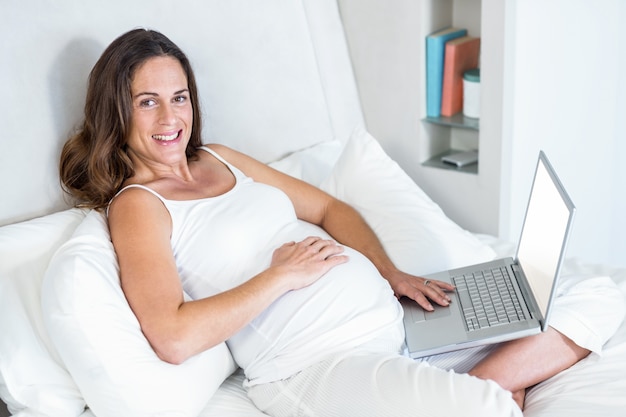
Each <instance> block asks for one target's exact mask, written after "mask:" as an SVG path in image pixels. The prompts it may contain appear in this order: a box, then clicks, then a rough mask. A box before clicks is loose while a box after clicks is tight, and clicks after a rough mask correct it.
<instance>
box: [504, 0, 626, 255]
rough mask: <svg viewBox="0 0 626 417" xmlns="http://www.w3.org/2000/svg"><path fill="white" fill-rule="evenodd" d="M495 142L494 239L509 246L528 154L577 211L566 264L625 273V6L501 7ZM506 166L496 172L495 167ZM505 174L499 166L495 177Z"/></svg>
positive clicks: (560, 0)
mask: <svg viewBox="0 0 626 417" xmlns="http://www.w3.org/2000/svg"><path fill="white" fill-rule="evenodd" d="M509 4H510V5H512V8H513V10H512V12H513V13H514V16H515V24H514V25H513V26H514V27H512V28H510V29H511V30H513V31H514V33H513V36H511V38H512V41H513V43H514V44H513V45H507V48H513V50H514V51H515V52H514V56H513V58H512V62H510V65H509V67H508V68H507V74H506V80H507V81H506V83H507V86H508V88H509V89H510V91H511V94H510V97H508V99H507V100H506V101H505V106H506V108H505V109H504V112H505V114H507V115H508V117H507V119H506V124H505V126H504V138H505V140H508V141H510V147H507V148H505V150H504V155H503V158H504V159H503V160H504V161H507V160H509V161H510V162H511V163H510V165H509V166H508V167H509V169H510V171H509V174H510V180H511V184H510V187H506V185H505V186H504V187H503V190H502V196H503V200H507V199H508V202H507V201H505V204H503V207H508V208H510V211H509V213H503V215H502V217H501V228H500V230H501V235H502V236H503V237H505V238H509V239H516V238H517V236H518V234H519V229H520V227H521V222H522V218H523V211H524V209H525V206H524V203H525V201H526V196H527V191H528V189H529V187H530V182H531V179H532V178H531V176H532V169H533V167H534V164H535V162H536V158H537V152H538V150H539V149H543V150H544V151H545V152H546V153H547V155H548V157H549V158H550V159H551V161H552V163H553V165H554V167H555V169H556V170H557V172H558V173H559V175H560V177H561V179H562V181H563V183H564V185H565V187H566V188H567V189H568V191H569V193H570V196H571V197H572V199H573V200H574V203H575V204H576V205H577V209H578V210H577V215H576V219H575V222H574V232H573V235H572V240H571V241H570V246H569V249H568V255H569V256H575V257H579V258H581V259H584V260H588V261H592V262H602V263H609V264H615V265H622V266H626V237H625V235H626V222H625V220H624V217H623V216H624V214H625V213H626V210H625V209H626V192H625V190H626V167H625V165H624V164H625V163H626V161H625V160H624V158H623V157H624V152H626V143H625V142H626V134H625V133H624V127H623V126H622V125H623V122H624V121H625V120H626V117H625V116H626V106H625V103H626V101H625V99H624V96H626V82H625V81H624V77H626V29H625V28H624V23H626V2H624V1H621V0H603V1H597V2H591V1H587V0H551V1H543V0H523V1H515V2H513V1H510V2H509ZM505 165H506V164H505ZM504 169H506V168H505V167H504V166H503V170H504Z"/></svg>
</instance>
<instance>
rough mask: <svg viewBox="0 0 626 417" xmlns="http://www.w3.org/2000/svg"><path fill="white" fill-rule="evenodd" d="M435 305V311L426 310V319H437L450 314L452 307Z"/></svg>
mask: <svg viewBox="0 0 626 417" xmlns="http://www.w3.org/2000/svg"><path fill="white" fill-rule="evenodd" d="M433 307H435V311H425V312H424V317H425V318H426V320H435V319H438V318H441V317H447V316H449V315H450V314H452V313H451V312H450V307H441V306H433Z"/></svg>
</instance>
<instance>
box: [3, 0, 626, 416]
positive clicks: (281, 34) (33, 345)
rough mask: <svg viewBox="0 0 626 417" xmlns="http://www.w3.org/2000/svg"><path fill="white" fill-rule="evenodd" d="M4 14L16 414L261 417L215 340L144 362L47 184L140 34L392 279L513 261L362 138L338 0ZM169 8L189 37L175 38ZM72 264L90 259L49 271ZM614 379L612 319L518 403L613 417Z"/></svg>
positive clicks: (620, 281)
mask: <svg viewBox="0 0 626 417" xmlns="http://www.w3.org/2000/svg"><path fill="white" fill-rule="evenodd" d="M7 3H8V2H5V3H1V4H0V14H2V15H3V16H5V15H6V16H9V15H10V16H12V19H11V22H8V24H9V27H10V28H12V29H13V30H11V37H10V40H11V42H5V43H3V44H2V47H3V48H6V49H7V51H4V50H3V52H6V54H8V55H9V56H13V57H15V62H16V64H15V65H14V66H11V68H8V66H4V67H3V68H2V69H1V70H0V71H2V77H3V80H6V79H10V80H15V83H14V84H15V85H10V86H8V87H7V88H8V89H9V92H8V96H9V97H17V96H18V93H19V96H22V97H29V98H30V99H32V101H33V104H32V105H30V104H29V106H15V103H13V104H12V105H11V107H10V108H9V107H8V106H9V104H7V102H8V101H7V100H5V101H4V103H2V104H1V106H3V107H2V111H3V114H10V115H11V117H10V118H9V119H10V120H9V122H8V125H7V126H4V128H5V134H7V136H9V137H12V138H13V139H17V140H13V141H11V143H10V144H8V143H7V146H6V147H5V149H4V150H3V153H2V156H1V157H2V164H1V168H0V169H1V173H2V175H0V177H1V178H2V189H3V193H5V195H8V196H9V198H8V199H3V201H2V204H1V205H0V224H2V225H3V226H2V227H0V258H1V261H0V335H1V336H0V398H1V399H2V400H3V402H4V403H6V404H7V406H8V409H9V411H10V412H11V414H12V415H16V416H54V417H59V416H81V417H108V416H130V415H132V416H201V417H213V416H220V417H238V416H263V415H264V414H263V413H262V412H260V411H259V410H257V409H256V408H255V407H254V406H253V405H252V403H251V402H250V401H249V400H248V399H247V397H246V395H245V391H244V389H243V388H242V382H243V374H242V372H241V370H240V369H238V368H237V367H236V365H235V363H234V362H233V360H232V357H231V356H230V353H229V351H228V349H227V347H226V346H225V345H224V344H222V345H219V346H217V347H216V348H214V349H211V350H210V351H208V352H206V353H204V354H201V355H198V356H197V357H194V358H191V359H190V360H189V361H187V362H185V363H184V364H182V365H178V366H174V365H169V364H165V363H163V362H161V361H159V360H158V358H156V355H154V353H153V352H152V350H151V349H150V346H149V345H148V344H147V342H146V340H145V338H143V335H142V334H141V331H140V329H139V327H138V323H137V322H136V319H135V318H134V316H133V315H132V312H131V311H130V309H129V307H128V305H127V304H126V302H125V299H124V297H123V293H122V292H121V289H120V287H119V279H118V277H117V275H116V274H117V269H116V268H117V266H116V261H115V255H114V252H113V250H112V246H111V244H110V240H109V239H108V230H107V228H106V222H105V220H104V218H103V216H102V214H101V213H99V212H96V211H89V210H81V209H75V208H69V207H68V205H67V203H66V202H65V201H64V199H63V195H62V193H61V191H60V188H59V185H58V176H57V174H56V163H57V162H56V161H57V159H58V153H59V150H60V148H61V146H62V143H63V142H64V140H65V138H66V137H67V135H68V134H69V132H70V130H71V129H72V127H73V126H75V124H76V123H77V122H78V121H79V119H80V112H81V110H80V108H81V100H82V99H81V97H83V96H84V92H85V84H86V82H85V80H86V77H87V73H88V71H89V69H90V68H91V65H93V63H94V62H95V60H96V59H97V57H98V56H99V54H100V53H101V51H102V50H103V48H104V47H105V46H106V45H107V44H108V43H109V42H110V41H111V40H113V38H114V37H116V36H118V35H119V34H121V33H123V32H124V31H126V30H129V29H131V28H134V27H136V26H146V27H151V28H155V29H158V30H161V31H163V32H164V33H165V34H166V35H168V36H169V37H170V38H171V39H172V40H173V41H174V42H176V43H178V45H179V46H181V48H182V49H183V50H184V51H185V52H186V53H187V54H188V56H189V57H190V59H191V61H192V65H194V68H195V71H196V76H197V77H198V85H199V90H200V95H201V99H202V103H201V104H202V109H203V114H204V116H205V131H204V136H205V138H206V139H207V141H210V142H219V143H224V144H227V145H229V146H232V147H234V148H237V149H240V150H243V151H245V152H247V153H249V154H251V155H252V156H254V157H256V158H258V159H260V160H262V161H263V162H266V163H268V164H270V165H272V166H273V167H275V168H276V169H279V170H282V171H284V172H287V173H289V174H291V175H294V176H296V177H299V178H301V179H303V180H305V181H307V182H310V183H312V184H314V185H317V186H319V187H321V188H322V189H324V190H325V191H327V192H329V193H331V194H333V195H335V196H337V197H339V198H341V199H343V200H345V201H347V202H348V203H350V204H352V205H353V206H354V207H356V208H357V209H358V210H359V211H360V212H361V214H362V215H363V216H364V218H365V219H366V220H367V221H368V223H369V224H370V225H371V226H372V227H373V228H374V230H375V231H376V232H377V234H378V235H379V236H380V238H381V240H382V242H383V244H384V246H385V248H386V249H387V251H388V252H389V254H390V256H391V257H392V259H393V260H394V261H395V262H396V263H397V264H398V265H399V266H400V267H401V268H404V269H406V270H407V271H409V272H412V273H415V274H425V273H429V272H434V271H437V270H440V269H445V268H450V267H454V266H462V265H464V264H467V263H473V262H477V261H481V260H487V259H490V258H493V257H495V256H504V255H510V254H511V253H512V252H513V248H514V245H513V244H511V243H510V242H504V241H501V240H500V239H498V238H496V237H493V236H488V235H481V234H475V233H470V232H468V231H466V230H464V229H463V228H461V227H460V226H459V225H457V224H455V223H454V222H453V221H452V220H450V219H449V218H448V217H447V216H446V215H445V213H444V212H443V211H442V210H441V209H440V208H439V206H438V205H437V204H436V202H434V201H433V200H432V199H431V198H430V197H429V196H428V195H426V194H425V193H424V192H423V191H422V190H421V189H420V188H419V187H418V186H417V185H416V184H415V183H414V182H413V181H412V180H411V178H409V176H408V175H407V174H406V173H405V172H404V171H403V170H402V168H401V167H400V166H399V165H398V164H397V163H396V162H394V161H393V160H392V159H391V158H389V156H388V155H387V154H386V153H385V151H384V149H383V148H382V147H381V145H380V144H379V142H378V141H377V140H376V138H374V137H372V135H370V134H369V133H368V131H367V126H366V124H365V122H364V119H363V115H362V112H361V107H360V104H359V97H358V92H357V88H356V83H355V80H354V76H353V73H352V68H351V64H350V58H349V53H348V46H347V44H346V41H345V38H344V34H343V29H342V24H341V17H340V14H339V9H338V5H337V3H336V2H335V1H334V0H303V1H294V0H266V1H264V2H255V1H253V0H229V1H217V0H210V1H206V2H202V3H200V2H191V1H190V2H177V3H176V5H174V4H173V3H171V2H167V1H164V0H160V1H150V2H147V1H138V2H133V3H132V4H130V5H129V4H127V2H123V1H121V0H115V1H109V2H107V3H106V5H104V4H102V5H96V4H87V3H89V2H72V4H71V5H69V3H68V4H65V5H57V4H52V3H50V2H47V1H44V0H29V1H26V2H21V3H20V4H12V5H11V6H8V4H7ZM147 8H150V10H149V11H148V10H147ZM144 9H145V10H144ZM181 9H184V11H185V14H184V16H185V24H184V25H171V24H170V23H171V22H170V19H171V16H172V15H175V14H176V13H177V12H180V11H181ZM116 10H123V11H124V13H118V12H115V11H116ZM9 13H10V14H9ZM33 21H34V22H33ZM25 22H30V23H35V24H34V25H26V24H25ZM33 27H37V28H38V30H34V29H32V28H33ZM189 28H194V29H193V30H191V29H189ZM41 45H45V48H41ZM24 51H38V52H37V54H32V55H31V54H26V53H25V52H24ZM31 60H35V62H34V64H36V65H33V63H32V62H31ZM5 77H6V78H5ZM42 94H43V96H42ZM42 97H43V98H42ZM34 98H40V99H39V100H34ZM9 110H10V112H9ZM34 120H36V121H37V123H33V122H32V121H34ZM25 166H27V167H28V170H29V171H28V172H25V171H24V169H25V168H24V167H25ZM16 178H19V180H16ZM26 179H28V181H26ZM75 253H80V254H81V259H87V261H83V262H78V261H76V262H73V263H72V262H61V261H59V259H67V257H68V256H69V255H71V254H75ZM68 254H69V255H68ZM61 255H68V256H66V257H65V258H62V256H61ZM85 255H87V256H85ZM70 258H71V256H70ZM73 259H76V258H73ZM563 273H564V274H577V275H585V276H589V277H593V276H608V277H610V278H611V279H612V280H614V281H615V283H616V284H617V285H618V286H619V287H620V289H621V291H622V293H623V295H624V297H625V298H626V270H624V269H617V268H611V267H609V266H604V265H590V264H587V263H584V262H581V261H579V260H576V259H567V260H566V263H565V268H564V271H563ZM600 307H601V306H599V308H600ZM529 366H532V364H529ZM625 373H626V325H625V324H622V325H621V327H620V328H619V329H618V331H617V333H616V334H615V335H614V336H613V337H612V338H611V339H610V340H609V341H608V343H607V344H606V345H605V347H604V351H603V354H602V355H601V356H597V355H592V356H590V357H588V358H586V359H585V360H583V361H581V362H580V363H578V364H576V365H575V366H573V367H572V368H570V369H568V370H566V371H564V372H562V373H561V374H559V375H557V376H555V377H553V378H551V379H549V380H548V381H545V382H544V383H542V384H539V385H538V386H536V387H534V388H533V389H532V390H530V391H529V393H528V395H527V402H526V409H525V412H524V415H525V416H526V417H566V416H567V417H572V416H589V415H602V416H623V415H626V398H625V396H624V393H625V392H626V379H625V378H623V375H624V374H625ZM0 414H1V413H0Z"/></svg>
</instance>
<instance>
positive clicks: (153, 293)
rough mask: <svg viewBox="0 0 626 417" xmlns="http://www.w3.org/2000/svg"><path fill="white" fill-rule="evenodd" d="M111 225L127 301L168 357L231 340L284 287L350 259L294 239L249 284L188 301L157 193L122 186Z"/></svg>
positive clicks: (180, 357) (327, 246) (318, 242)
mask: <svg viewBox="0 0 626 417" xmlns="http://www.w3.org/2000/svg"><path fill="white" fill-rule="evenodd" d="M109 228H110V231H111V239H112V241H113V245H114V247H115V251H116V254H117V257H118V262H119V266H120V277H121V284H122V289H123V291H124V294H125V296H126V298H127V300H128V303H129V305H130V307H131V309H132V310H133V312H134V314H135V315H136V317H137V319H138V320H139V323H140V324H141V329H142V331H143V333H144V335H145V336H146V338H147V339H148V341H149V342H150V344H151V346H152V348H153V349H154V351H155V352H156V353H157V355H158V356H159V357H160V358H161V359H163V360H165V361H167V362H171V363H181V362H183V361H184V360H186V359H187V358H189V357H191V356H193V355H195V354H197V353H199V352H202V351H204V350H206V349H209V348H211V347H212V346H215V345H216V344H218V343H220V342H222V341H224V340H226V339H228V338H229V337H230V336H232V335H233V334H235V333H236V332H237V331H239V330H240V329H241V328H242V327H244V326H245V325H246V324H247V323H249V322H250V321H251V320H252V319H254V318H255V317H256V316H257V315H258V314H259V313H261V312H262V311H263V310H264V309H265V308H267V307H268V306H269V305H270V304H271V303H272V302H273V301H274V300H276V299H277V298H278V297H280V296H281V295H282V294H284V293H286V292H287V291H290V290H295V289H298V288H302V287H305V286H307V285H310V284H311V283H312V282H314V281H316V280H317V279H318V278H320V277H321V276H322V275H324V274H325V273H326V272H327V271H328V270H329V269H331V268H332V267H334V266H335V265H338V264H340V263H343V262H346V261H347V258H346V257H345V256H342V255H341V252H342V250H343V249H342V247H341V246H338V245H337V244H335V243H334V242H333V241H329V240H323V239H319V238H308V239H305V240H304V241H302V242H298V243H295V242H289V243H286V244H285V245H283V246H282V247H280V248H278V249H277V250H276V251H275V252H274V256H273V259H272V262H271V266H270V268H269V269H267V270H265V271H263V272H262V273H260V274H258V275H256V276H254V277H252V278H251V279H250V280H249V281H247V282H246V283H244V284H242V285H240V286H238V287H236V288H234V289H232V290H229V291H226V292H224V293H221V294H218V295H215V296H212V297H209V298H206V299H202V300H197V301H191V302H184V300H183V290H182V286H181V283H180V279H179V276H178V272H177V268H176V264H175V262H174V257H173V254H172V250H171V245H170V235H171V222H170V217H169V213H168V212H167V210H166V209H165V206H163V204H162V202H161V201H160V200H159V199H157V198H156V197H155V196H153V195H152V194H150V193H148V192H146V191H145V190H141V189H129V190H126V191H124V193H122V194H120V195H119V196H118V197H117V198H116V199H115V200H114V201H113V202H112V204H111V206H110V208H109Z"/></svg>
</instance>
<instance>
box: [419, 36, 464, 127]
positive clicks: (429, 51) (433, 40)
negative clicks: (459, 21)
mask: <svg viewBox="0 0 626 417" xmlns="http://www.w3.org/2000/svg"><path fill="white" fill-rule="evenodd" d="M466 35H467V29H459V28H455V27H449V28H446V29H442V30H439V31H437V32H434V33H431V34H430V35H428V36H426V116H427V117H439V116H440V115H441V93H442V88H443V66H444V54H445V45H446V42H448V41H450V40H451V39H456V38H460V37H461V36H466Z"/></svg>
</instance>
